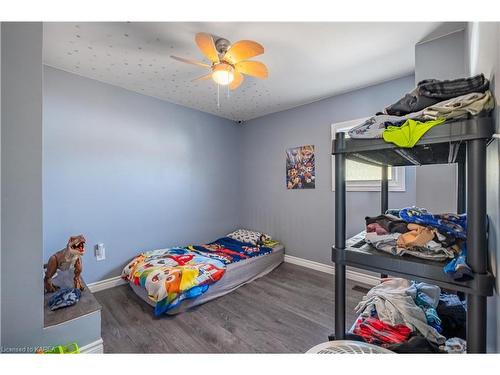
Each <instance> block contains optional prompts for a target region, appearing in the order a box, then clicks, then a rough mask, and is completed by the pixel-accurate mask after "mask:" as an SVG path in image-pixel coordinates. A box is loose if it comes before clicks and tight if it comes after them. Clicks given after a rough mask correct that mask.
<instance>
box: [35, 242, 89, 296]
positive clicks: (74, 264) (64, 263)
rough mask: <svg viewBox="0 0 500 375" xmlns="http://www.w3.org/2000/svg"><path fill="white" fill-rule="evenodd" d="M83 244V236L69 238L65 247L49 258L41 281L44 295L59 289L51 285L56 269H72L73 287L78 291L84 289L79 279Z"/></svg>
mask: <svg viewBox="0 0 500 375" xmlns="http://www.w3.org/2000/svg"><path fill="white" fill-rule="evenodd" d="M85 242H86V240H85V237H83V235H79V236H71V237H70V238H69V240H68V244H67V245H66V247H65V248H64V249H62V250H59V251H58V252H57V253H55V254H53V255H52V256H51V257H50V258H49V261H48V262H47V270H46V271H45V277H44V279H43V281H44V289H45V293H52V292H55V291H56V290H58V289H59V287H58V286H57V285H54V284H53V283H52V277H53V276H54V274H55V273H56V271H57V270H58V269H59V270H61V271H67V270H69V269H74V270H75V274H74V277H73V283H74V287H75V288H77V289H80V290H83V289H85V288H84V286H83V284H82V280H81V279H80V274H81V273H82V259H81V256H82V255H83V254H84V253H85Z"/></svg>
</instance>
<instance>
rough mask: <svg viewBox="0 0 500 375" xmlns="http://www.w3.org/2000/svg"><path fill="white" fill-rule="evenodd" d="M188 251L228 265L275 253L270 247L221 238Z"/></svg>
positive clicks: (190, 247)
mask: <svg viewBox="0 0 500 375" xmlns="http://www.w3.org/2000/svg"><path fill="white" fill-rule="evenodd" d="M188 249H189V250H191V251H194V252H196V253H198V254H200V255H204V256H207V257H209V258H212V259H217V260H220V261H221V262H223V263H224V264H226V265H227V264H231V263H236V262H239V261H240V260H245V259H248V258H253V257H255V256H259V255H265V254H269V253H271V252H272V251H273V250H272V249H271V248H270V247H264V246H256V245H252V244H250V243H245V242H240V241H237V240H234V239H232V238H229V237H222V238H219V239H218V240H215V241H214V242H211V243H209V244H207V245H191V246H188Z"/></svg>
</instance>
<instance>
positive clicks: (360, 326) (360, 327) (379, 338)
mask: <svg viewBox="0 0 500 375" xmlns="http://www.w3.org/2000/svg"><path fill="white" fill-rule="evenodd" d="M411 332H412V330H411V329H410V328H408V327H407V326H405V325H404V324H398V325H395V326H391V325H390V324H387V323H384V322H382V321H381V320H379V319H377V318H372V317H370V318H364V319H363V318H359V319H358V320H357V321H356V325H355V326H354V330H353V333H355V334H356V335H358V336H361V337H362V338H363V339H365V341H366V342H368V343H382V344H397V343H400V342H404V341H406V340H408V337H409V336H410V334H411Z"/></svg>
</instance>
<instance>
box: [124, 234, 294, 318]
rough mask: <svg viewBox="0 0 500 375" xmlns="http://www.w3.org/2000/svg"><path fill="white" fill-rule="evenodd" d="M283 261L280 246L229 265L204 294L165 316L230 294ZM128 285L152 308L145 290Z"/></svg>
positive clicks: (281, 247)
mask: <svg viewBox="0 0 500 375" xmlns="http://www.w3.org/2000/svg"><path fill="white" fill-rule="evenodd" d="M284 259H285V247H284V246H283V245H281V244H280V245H277V246H275V247H273V252H272V253H269V254H267V255H261V256H258V257H254V258H250V259H247V260H242V261H240V262H237V263H232V264H229V265H228V266H227V267H226V273H225V274H224V276H223V277H222V279H220V280H219V281H218V282H216V283H215V284H213V285H211V286H210V288H208V291H207V292H206V293H204V294H202V295H201V296H199V297H197V298H194V299H188V300H184V301H182V302H181V303H180V304H179V305H178V306H177V307H175V308H173V309H172V310H169V311H167V314H169V315H174V314H178V313H181V312H183V311H186V310H188V309H189V308H191V307H194V306H198V305H201V304H202V303H205V302H208V301H210V300H213V299H214V298H217V297H221V296H223V295H225V294H228V293H231V292H232V291H233V290H235V289H237V288H239V287H240V286H242V285H245V284H247V283H249V282H252V281H254V280H255V279H258V278H259V277H262V276H264V275H267V274H268V273H269V272H271V271H272V270H274V269H275V268H276V267H278V266H279V265H280V264H281V263H283V260H284ZM129 285H130V287H131V288H132V290H133V291H134V292H135V294H137V295H138V296H139V297H140V298H141V299H142V300H144V301H146V302H147V303H148V304H150V305H151V306H154V302H153V301H151V300H150V299H149V297H148V294H147V292H146V289H144V288H142V287H140V286H137V285H134V284H132V283H129Z"/></svg>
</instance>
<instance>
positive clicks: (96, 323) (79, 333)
mask: <svg viewBox="0 0 500 375" xmlns="http://www.w3.org/2000/svg"><path fill="white" fill-rule="evenodd" d="M1 28H2V30H1V38H2V42H1V59H2V63H1V69H2V74H1V75H2V81H1V93H2V94H1V100H2V105H1V107H2V113H1V117H2V119H1V126H2V130H1V133H2V145H1V153H2V155H1V162H2V168H1V182H2V187H1V188H2V191H1V205H2V212H1V217H2V229H1V248H2V251H1V258H2V261H1V267H2V269H1V272H0V274H1V278H2V282H1V287H2V300H1V302H2V303H1V309H2V314H1V326H2V329H1V334H2V345H3V346H2V350H4V351H9V350H14V351H23V350H27V351H33V350H34V348H35V346H39V345H54V344H61V343H67V342H70V341H77V342H78V343H79V344H80V345H81V346H83V345H87V344H89V343H90V342H92V341H95V340H97V339H99V338H100V335H101V334H100V330H101V322H100V314H99V313H98V312H97V313H94V314H90V315H87V316H85V317H83V318H81V319H79V320H75V321H72V322H69V323H66V324H62V325H59V326H57V327H54V328H51V329H43V282H42V259H43V257H42V237H43V232H42V24H41V23H5V22H4V23H2V25H1Z"/></svg>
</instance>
